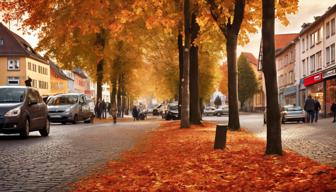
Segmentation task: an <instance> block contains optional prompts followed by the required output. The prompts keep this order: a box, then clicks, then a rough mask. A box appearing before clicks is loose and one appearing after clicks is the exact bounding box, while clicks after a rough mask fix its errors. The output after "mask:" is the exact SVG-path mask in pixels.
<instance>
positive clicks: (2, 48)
mask: <svg viewBox="0 0 336 192" xmlns="http://www.w3.org/2000/svg"><path fill="white" fill-rule="evenodd" d="M28 78H31V79H32V87H35V88H37V89H38V90H39V92H40V94H41V95H49V94H50V66H49V64H48V62H47V61H46V60H45V59H44V58H43V57H42V56H41V55H39V54H38V53H36V52H35V50H34V49H33V48H32V47H31V45H30V44H29V43H28V42H26V41H25V40H24V39H23V38H21V37H20V36H18V35H17V34H15V33H13V32H12V31H10V30H9V29H8V28H7V27H6V26H4V25H3V24H2V23H0V85H25V80H27V79H28Z"/></svg>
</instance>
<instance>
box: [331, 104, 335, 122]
mask: <svg viewBox="0 0 336 192" xmlns="http://www.w3.org/2000/svg"><path fill="white" fill-rule="evenodd" d="M330 110H331V112H332V113H333V115H334V120H333V123H335V122H336V99H335V101H334V102H333V104H332V105H331V107H330Z"/></svg>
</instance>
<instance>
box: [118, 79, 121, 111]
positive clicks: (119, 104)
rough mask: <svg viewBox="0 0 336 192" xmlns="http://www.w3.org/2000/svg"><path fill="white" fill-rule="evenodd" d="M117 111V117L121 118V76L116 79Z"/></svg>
mask: <svg viewBox="0 0 336 192" xmlns="http://www.w3.org/2000/svg"><path fill="white" fill-rule="evenodd" d="M117 109H118V117H121V75H119V77H118V89H117Z"/></svg>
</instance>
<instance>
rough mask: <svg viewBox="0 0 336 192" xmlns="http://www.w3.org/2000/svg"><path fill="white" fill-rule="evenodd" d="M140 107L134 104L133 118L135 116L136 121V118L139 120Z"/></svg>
mask: <svg viewBox="0 0 336 192" xmlns="http://www.w3.org/2000/svg"><path fill="white" fill-rule="evenodd" d="M138 114H139V113H138V109H137V107H136V106H133V109H132V116H133V118H134V121H135V120H138Z"/></svg>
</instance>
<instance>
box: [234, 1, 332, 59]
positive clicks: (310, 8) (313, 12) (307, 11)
mask: <svg viewBox="0 0 336 192" xmlns="http://www.w3.org/2000/svg"><path fill="white" fill-rule="evenodd" d="M335 4H336V1H335V0H300V1H299V9H298V13H297V14H296V15H288V19H289V21H290V23H289V25H287V26H283V25H281V24H280V22H279V21H276V23H275V34H284V33H299V32H300V31H301V26H302V24H303V23H310V22H313V21H314V16H320V15H323V14H324V13H325V12H326V11H327V10H328V7H332V6H333V5H335ZM260 40H261V32H260V30H259V32H258V33H257V34H252V35H250V43H249V44H247V45H246V46H245V47H238V50H237V52H238V55H239V54H240V53H241V52H242V51H244V52H251V53H253V54H254V56H255V57H256V58H258V55H259V47H260Z"/></svg>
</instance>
